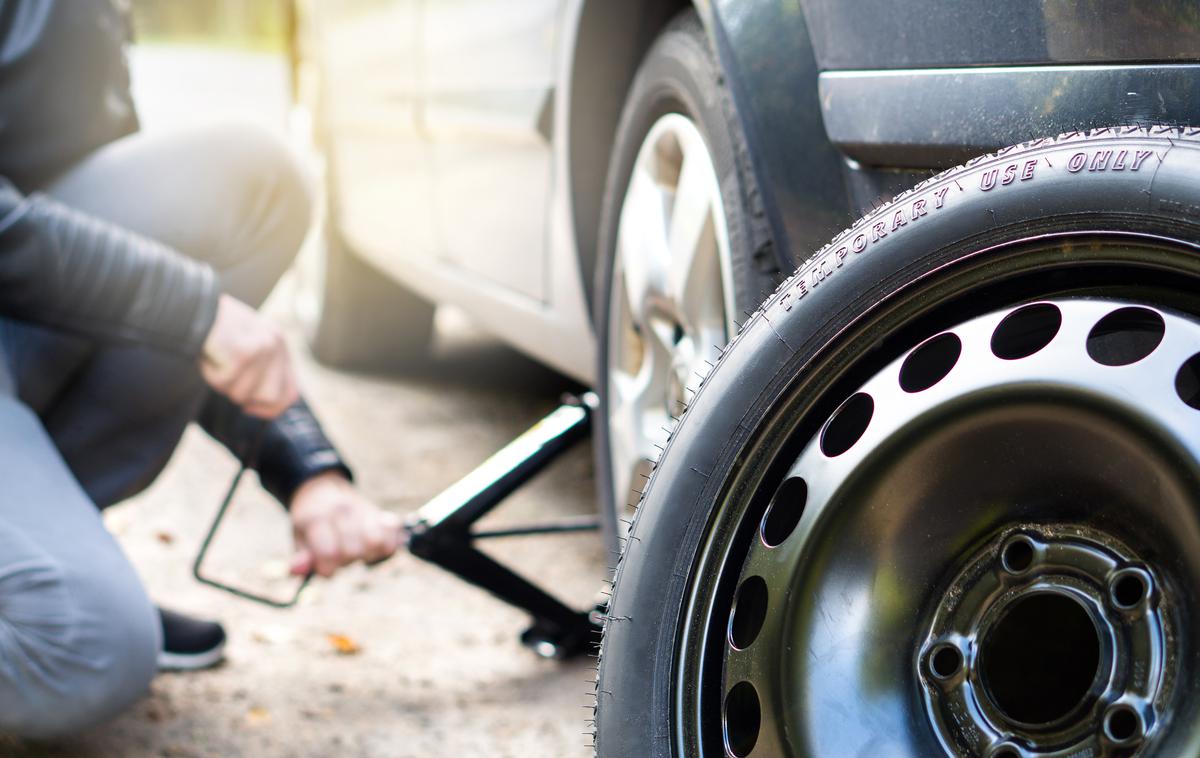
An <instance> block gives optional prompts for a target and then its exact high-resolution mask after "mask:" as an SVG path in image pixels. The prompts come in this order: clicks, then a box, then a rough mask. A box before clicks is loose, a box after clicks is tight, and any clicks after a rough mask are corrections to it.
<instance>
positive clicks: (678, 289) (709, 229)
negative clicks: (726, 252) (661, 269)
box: [667, 151, 719, 312]
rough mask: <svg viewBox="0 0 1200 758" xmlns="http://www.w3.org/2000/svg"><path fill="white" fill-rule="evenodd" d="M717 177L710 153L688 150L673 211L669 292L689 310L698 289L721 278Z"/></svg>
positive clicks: (682, 307) (670, 295) (671, 296)
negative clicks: (716, 230) (715, 215)
mask: <svg viewBox="0 0 1200 758" xmlns="http://www.w3.org/2000/svg"><path fill="white" fill-rule="evenodd" d="M715 188H716V177H715V176H714V175H713V171H712V166H711V165H709V162H708V160H707V156H705V155H696V154H695V152H694V151H693V152H688V153H685V157H684V161H683V167H682V168H681V169H680V172H679V184H678V185H677V186H676V188H675V200H674V204H673V206H672V210H671V219H670V231H669V244H670V268H669V270H668V275H667V295H668V296H669V297H670V298H671V300H673V301H674V302H675V303H676V304H678V306H679V307H680V308H681V309H682V310H684V311H685V312H686V311H688V310H690V307H689V306H694V305H695V303H694V302H693V301H694V300H695V299H696V298H695V297H694V292H693V291H694V290H695V289H696V288H698V287H699V288H704V287H711V285H712V284H713V283H714V282H718V283H719V279H718V278H716V277H714V274H717V273H718V272H717V271H716V267H715V266H714V265H712V264H713V263H715V258H716V255H715V253H716V245H715V240H714V238H713V208H714V204H713V194H714V191H715Z"/></svg>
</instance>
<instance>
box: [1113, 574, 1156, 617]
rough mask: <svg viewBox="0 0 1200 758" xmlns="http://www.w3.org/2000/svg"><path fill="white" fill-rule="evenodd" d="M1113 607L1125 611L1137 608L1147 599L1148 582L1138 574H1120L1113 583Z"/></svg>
mask: <svg viewBox="0 0 1200 758" xmlns="http://www.w3.org/2000/svg"><path fill="white" fill-rule="evenodd" d="M1111 594H1112V601H1113V605H1115V606H1117V607H1118V608H1121V609H1123V610H1129V609H1131V608H1136V607H1137V606H1139V605H1140V604H1141V603H1142V601H1143V600H1144V599H1145V598H1146V595H1147V594H1148V587H1147V586H1146V580H1145V579H1143V578H1142V577H1141V576H1140V575H1139V574H1138V573H1137V572H1133V571H1131V572H1129V573H1124V574H1120V575H1119V576H1117V578H1116V579H1115V580H1114V581H1113V583H1112V593H1111Z"/></svg>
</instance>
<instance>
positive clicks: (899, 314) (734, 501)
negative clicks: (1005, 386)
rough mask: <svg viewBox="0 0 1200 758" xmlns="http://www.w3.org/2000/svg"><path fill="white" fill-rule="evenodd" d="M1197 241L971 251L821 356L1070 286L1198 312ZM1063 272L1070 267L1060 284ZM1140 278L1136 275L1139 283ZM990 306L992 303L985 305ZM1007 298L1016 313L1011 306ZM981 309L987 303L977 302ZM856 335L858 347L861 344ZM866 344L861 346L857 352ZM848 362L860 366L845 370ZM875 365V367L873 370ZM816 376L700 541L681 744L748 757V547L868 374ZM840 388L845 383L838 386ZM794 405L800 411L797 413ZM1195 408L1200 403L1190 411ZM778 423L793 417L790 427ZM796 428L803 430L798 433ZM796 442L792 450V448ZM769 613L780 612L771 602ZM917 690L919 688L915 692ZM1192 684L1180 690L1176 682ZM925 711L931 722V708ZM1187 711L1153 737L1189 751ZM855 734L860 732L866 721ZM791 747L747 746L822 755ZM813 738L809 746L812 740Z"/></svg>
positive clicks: (1009, 748)
mask: <svg viewBox="0 0 1200 758" xmlns="http://www.w3.org/2000/svg"><path fill="white" fill-rule="evenodd" d="M1101 239H1102V240H1104V241H1105V242H1104V244H1106V245H1108V247H1107V248H1106V249H1103V250H1101V249H1099V248H1095V247H1093V248H1092V249H1093V250H1096V251H1097V252H1096V256H1095V258H1093V259H1090V260H1088V261H1086V262H1082V263H1081V262H1074V263H1071V264H1069V265H1067V264H1064V263H1063V261H1062V259H1061V255H1060V253H1059V252H1058V251H1059V250H1060V248H1059V247H1058V240H1070V241H1071V242H1070V244H1075V243H1076V242H1078V241H1083V240H1089V244H1092V245H1095V244H1096V241H1097V240H1101ZM1139 240H1140V241H1139ZM1192 247H1193V246H1191V245H1188V244H1187V243H1182V242H1178V241H1175V240H1167V239H1163V238H1159V237H1153V236H1149V235H1142V234H1138V233H1114V232H1103V233H1102V232H1074V233H1064V234H1054V235H1047V236H1043V237H1035V238H1030V239H1029V240H1024V241H1015V242H1012V243H1008V244H1006V245H1004V246H1001V247H999V248H995V249H994V252H993V254H992V255H991V256H989V257H988V258H986V259H985V258H982V257H975V258H964V259H963V260H962V261H960V262H959V263H957V264H956V265H954V266H950V267H946V268H943V269H941V270H940V271H939V273H938V276H937V277H934V278H930V279H929V280H927V281H926V282H925V283H923V284H922V285H921V286H920V287H919V288H917V289H915V290H913V291H911V292H908V291H906V292H904V293H902V294H900V295H899V296H897V297H891V298H887V299H885V300H883V301H879V302H880V306H879V307H873V308H872V309H871V313H872V315H870V317H869V318H867V319H863V320H861V323H862V325H861V326H856V327H855V328H854V330H851V331H848V332H847V333H846V336H844V337H843V338H842V340H843V341H842V343H841V347H840V348H838V349H837V350H835V351H834V352H831V353H826V354H825V355H824V356H823V357H821V358H820V360H821V361H823V362H825V364H826V365H827V364H829V363H831V362H832V363H837V364H838V365H839V368H838V374H839V375H842V376H845V375H853V374H854V370H853V363H851V364H847V363H845V362H844V360H845V359H844V358H843V357H842V356H844V355H845V354H846V353H845V351H846V350H850V351H851V352H850V353H849V354H850V355H859V356H867V357H860V358H856V359H853V360H854V361H858V362H860V363H861V362H863V361H872V360H873V361H878V360H879V358H878V357H869V353H868V352H867V351H869V350H871V349H873V348H871V347H870V345H872V344H873V345H878V344H879V341H878V340H879V337H878V334H879V333H880V332H879V329H880V328H881V325H882V324H890V326H889V327H888V328H889V329H891V330H892V331H894V332H896V333H897V334H908V335H910V336H911V335H912V334H913V333H914V332H913V330H912V328H910V326H909V324H913V323H919V322H932V323H934V324H935V326H934V327H933V328H932V329H929V330H927V331H924V332H923V335H922V336H928V335H929V334H936V333H937V332H938V331H940V330H942V329H945V328H948V327H950V326H952V325H956V324H958V323H959V321H958V320H945V319H946V318H947V316H946V313H960V312H965V313H967V314H968V315H967V316H965V317H964V318H966V319H968V320H969V319H970V318H973V317H974V316H973V314H977V313H980V312H983V310H989V309H991V308H996V307H997V305H996V304H1003V303H1014V302H1017V303H1019V302H1025V301H1027V300H1032V299H1035V298H1036V296H1034V297H1031V295H1030V294H1029V293H1045V294H1044V295H1043V296H1045V295H1050V296H1054V293H1058V292H1063V293H1070V296H1071V297H1079V296H1081V295H1083V296H1088V295H1095V294H1096V293H1103V294H1105V295H1110V294H1111V293H1114V292H1119V293H1122V296H1124V294H1125V293H1129V292H1137V293H1138V296H1139V297H1140V295H1142V294H1146V293H1152V296H1148V299H1138V298H1135V299H1138V302H1149V303H1152V304H1158V303H1166V304H1170V305H1172V306H1173V307H1176V308H1182V309H1184V310H1186V311H1187V312H1188V313H1192V314H1195V313H1200V308H1198V307H1197V302H1196V299H1195V298H1194V297H1193V296H1192V295H1190V294H1185V293H1191V292H1194V291H1195V288H1194V284H1195V282H1196V281H1197V280H1198V277H1200V267H1198V266H1197V265H1196V262H1195V259H1194V257H1193V255H1194V254H1193V253H1191V252H1189V250H1191V249H1192ZM1054 272H1064V273H1065V272H1070V273H1069V275H1068V276H1066V277H1060V278H1059V279H1058V281H1057V282H1054V281H1053V277H1054ZM1048 275H1049V276H1048ZM1064 279H1065V280H1066V281H1067V282H1068V283H1067V284H1066V285H1065V286H1064V285H1063V284H1062V282H1063V281H1064ZM1131 280H1132V281H1134V282H1136V284H1130V281H1131ZM1189 280H1190V281H1189ZM1185 282H1186V284H1185ZM1016 292H1024V293H1027V294H1024V295H1020V296H1018V297H1017V298H1016V299H1014V297H1013V293H1016ZM981 303H983V304H987V303H992V304H993V305H988V306H986V307H985V306H984V305H981ZM1005 307H1006V308H1008V309H1010V310H1011V309H1012V307H1013V306H1005ZM975 308H979V309H981V310H974V311H972V309H975ZM939 314H940V315H939ZM864 334H872V335H875V336H872V337H871V338H870V340H869V342H868V341H867V339H866V338H864V337H863V336H855V335H864ZM920 341H921V340H920V337H915V338H913V339H911V340H910V341H908V343H907V344H908V346H909V347H908V348H906V349H905V350H904V351H900V350H895V351H894V352H893V350H894V348H891V347H888V348H886V350H885V353H886V354H889V355H891V356H893V357H895V356H898V355H902V354H906V352H907V350H911V349H912V347H913V346H915V345H916V344H917V343H918V342H920ZM864 343H866V344H865V346H864ZM855 344H857V345H859V347H857V348H856V347H854V345H855ZM839 350H840V351H841V352H839ZM856 350H857V351H859V352H857V353H856V352H854V351H856ZM889 360H890V359H889ZM847 365H849V366H850V368H847ZM874 365H876V366H878V365H879V364H878V363H876V364H874ZM874 370H876V369H873V370H872V371H874ZM869 373H870V372H869ZM869 373H868V374H867V375H869ZM806 376H808V377H810V378H805V379H803V380H802V382H797V383H795V384H794V387H793V389H790V390H787V391H786V393H785V395H784V397H786V398H791V399H788V400H785V401H781V402H782V404H781V405H780V406H779V408H780V410H779V412H778V413H777V415H776V416H775V418H776V421H775V422H773V423H774V426H773V427H772V431H770V432H769V433H768V432H767V431H765V430H766V429H767V427H764V428H763V429H764V431H763V432H762V433H761V434H760V435H756V436H758V438H759V439H760V440H761V441H760V442H751V443H750V444H751V447H750V448H747V449H746V450H743V452H742V453H740V454H739V460H744V461H745V463H744V465H743V464H740V465H741V466H742V467H741V468H740V469H739V470H738V471H735V473H734V474H733V476H732V478H730V479H729V480H728V481H726V482H725V483H724V484H722V485H721V486H722V492H724V493H725V494H723V495H721V501H719V504H718V506H717V510H716V511H714V514H713V517H712V521H711V522H710V524H709V527H708V532H707V534H708V536H707V537H706V539H705V541H704V542H703V543H702V544H701V550H700V553H699V554H698V556H697V563H696V566H695V568H694V569H693V574H692V579H691V586H690V588H689V590H688V594H687V597H686V605H685V609H684V612H683V615H682V616H681V624H682V626H681V628H680V643H679V644H680V648H679V650H680V652H679V657H678V658H677V660H676V668H675V677H676V678H675V685H674V695H673V702H674V706H673V708H674V712H675V714H676V715H675V717H674V718H675V719H676V720H675V721H674V726H675V735H676V740H677V743H676V744H677V745H678V748H677V749H678V750H682V751H684V752H687V753H697V754H703V755H714V754H715V755H722V754H725V755H730V754H732V755H740V754H741V752H739V751H738V750H729V747H730V745H729V744H728V737H729V735H728V732H727V731H726V730H725V726H726V724H725V720H726V709H727V707H728V702H729V700H730V698H731V696H732V695H733V689H734V687H735V686H736V685H737V684H739V681H737V677H736V676H735V677H733V678H732V680H730V678H729V677H727V676H726V673H727V672H726V670H725V658H726V651H727V649H728V647H729V634H730V626H729V625H730V621H731V618H732V615H733V613H732V609H733V608H734V603H735V600H734V597H735V594H736V593H737V590H738V588H739V586H740V580H741V579H742V578H743V577H742V576H741V575H742V571H741V569H742V566H743V564H744V563H745V557H746V555H747V552H746V550H747V548H746V546H747V545H749V544H751V542H753V543H754V544H761V543H759V542H758V540H760V536H759V534H760V532H759V528H760V527H761V518H762V516H763V512H764V510H765V509H766V507H767V502H768V500H769V498H770V497H771V493H773V492H774V491H775V489H776V488H777V487H778V486H779V483H780V482H781V481H782V476H783V474H782V469H786V468H787V466H786V465H782V466H781V465H780V460H779V459H778V457H777V456H779V455H787V456H790V459H789V460H794V459H795V458H796V456H797V455H798V453H797V452H796V450H798V447H797V446H798V445H802V444H804V440H808V439H810V438H811V437H812V436H813V435H814V434H819V433H820V429H821V426H820V424H818V422H817V421H816V420H813V417H812V416H810V415H809V414H811V413H812V412H813V411H814V410H815V409H819V408H822V407H824V408H826V409H827V410H824V411H820V414H821V415H819V416H817V417H815V418H816V419H826V418H828V417H829V415H830V413H831V409H832V407H833V406H832V405H831V404H830V403H829V402H828V401H829V400H831V399H832V398H827V397H826V395H827V394H828V393H830V392H836V393H837V394H838V395H839V396H840V397H841V398H842V399H844V398H846V397H848V396H849V395H851V394H853V391H854V388H855V387H856V386H858V385H859V384H861V382H862V381H863V380H862V379H859V380H858V381H857V382H854V383H852V384H850V385H846V384H844V383H841V380H840V379H836V378H834V379H814V378H812V377H818V376H822V373H821V372H820V371H819V370H818V371H816V372H815V373H809V374H807V375H806ZM864 376H866V375H864ZM839 386H840V387H841V389H840V390H838V389H836V388H837V387H839ZM789 408H790V409H791V410H787V409H789ZM1188 410H1189V411H1191V412H1195V411H1192V410H1191V409H1190V408H1189V409H1188ZM786 419H791V420H786ZM780 423H783V424H784V426H782V427H780V426H779V424H780ZM788 428H790V429H792V431H790V432H786V434H783V435H782V436H781V429H788ZM796 435H803V436H802V437H801V438H800V439H798V440H797V438H796ZM792 440H796V443H795V444H793V442H792ZM788 449H791V450H792V451H793V452H791V453H787V452H786V451H787V450H788ZM772 472H774V473H772ZM805 518H807V516H806V517H805ZM751 535H753V536H751ZM1189 589H1190V587H1189ZM770 612H772V613H773V612H774V608H773V606H772V610H771V611H770ZM1185 626H1186V627H1187V631H1188V633H1190V631H1191V629H1193V628H1194V625H1193V624H1192V621H1191V619H1190V616H1189V617H1188V619H1187V621H1186V624H1185ZM755 644H757V643H755ZM926 652H928V651H926ZM1185 652H1186V656H1185V657H1186V660H1183V661H1182V663H1181V665H1184V667H1185V670H1187V671H1189V672H1191V673H1192V675H1193V676H1194V674H1195V671H1196V667H1197V656H1196V654H1195V651H1193V650H1187V651H1185ZM914 655H915V654H914ZM922 660H923V659H920V658H915V659H914V660H913V661H910V663H912V664H913V669H912V672H916V671H917V668H916V667H917V666H918V664H921V661H922ZM1177 662H1178V661H1177ZM1188 667H1190V668H1188ZM776 668H779V666H778V665H777V666H776ZM910 673H911V672H910ZM917 691H918V690H917V689H916V687H915V685H914V690H913V692H917ZM1182 691H1183V689H1182V688H1180V689H1178V690H1177V692H1182ZM757 705H758V707H759V708H760V709H761V710H762V712H761V713H760V714H759V718H760V719H761V721H762V730H763V731H764V732H765V731H766V730H768V729H771V728H774V726H772V724H771V722H772V721H777V722H779V723H782V717H781V716H780V715H779V714H776V713H771V712H768V711H766V710H765V709H767V708H770V707H771V705H770V704H769V703H763V702H761V701H760V702H758V703H757ZM1115 705H1121V703H1119V702H1118V703H1115ZM1175 705H1176V706H1177V705H1178V703H1176V704H1175ZM922 708H923V706H922ZM1168 710H1169V709H1168ZM920 713H921V718H922V719H924V718H925V716H924V710H921V711H920ZM1193 715H1194V714H1193ZM1185 716H1186V714H1185ZM1182 718H1183V717H1180V718H1177V719H1176V720H1175V722H1174V724H1175V727H1172V728H1165V727H1162V726H1161V725H1160V726H1159V727H1158V729H1159V731H1158V732H1155V734H1152V735H1150V737H1151V738H1153V737H1154V736H1155V735H1157V737H1163V735H1164V733H1165V734H1167V735H1168V737H1169V738H1170V742H1169V743H1167V744H1169V745H1170V746H1171V748H1172V749H1174V750H1179V749H1183V750H1184V752H1187V751H1188V750H1192V749H1194V748H1195V747H1196V746H1200V732H1198V731H1196V730H1195V729H1193V730H1192V731H1186V732H1185V731H1184V730H1183V728H1182V727H1180V726H1179V725H1180V723H1182V720H1181V719H1182ZM922 723H924V722H922ZM1184 726H1186V724H1185V725H1184ZM789 728H792V727H791V726H789ZM924 728H925V729H926V730H927V736H928V737H929V738H930V739H931V740H934V741H932V742H930V743H929V745H928V746H924V749H923V750H922V751H917V752H915V753H913V752H912V751H909V752H910V753H911V754H930V755H932V754H937V753H940V752H941V749H940V748H939V744H940V743H938V742H937V741H936V740H935V738H934V736H933V732H932V728H931V727H928V726H927V727H924ZM1172 729H1173V731H1172ZM853 731H861V728H856V729H855V730H853ZM792 736H793V737H794V736H795V735H794V734H793V735H792ZM1160 743H1161V740H1160ZM1160 743H1155V744H1160ZM787 744H788V745H789V747H786V748H785V747H780V746H779V745H775V746H774V747H772V746H771V743H770V741H769V740H765V741H763V742H759V743H758V745H757V746H755V747H752V748H751V749H750V751H749V754H750V755H774V754H777V753H775V752H772V750H778V754H785V755H786V754H795V755H805V754H824V753H806V752H804V748H803V747H802V748H801V749H800V751H799V752H795V751H793V750H792V747H794V746H795V745H802V746H803V745H805V744H806V743H804V742H801V741H792V740H789V742H788V743H787ZM1147 744H1148V743H1147ZM1181 746H1184V747H1182V748H1181ZM808 747H809V749H810V750H811V745H809V746H808ZM1014 748H1015V750H1014ZM880 749H881V750H883V752H884V753H887V749H886V746H880ZM762 750H766V752H762ZM993 752H995V755H996V756H1000V758H1008V756H1009V755H1017V756H1019V755H1040V754H1046V755H1050V754H1054V753H1053V752H1045V751H1043V752H1041V753H1039V752H1033V751H1030V750H1028V749H1026V747H1024V746H1022V743H1020V742H1019V741H1018V742H1017V743H1016V744H1015V745H1009V744H1007V743H1003V742H1000V743H996V745H995V747H994V750H993ZM899 754H904V753H903V752H901V753H899ZM1064 754H1065V753H1064Z"/></svg>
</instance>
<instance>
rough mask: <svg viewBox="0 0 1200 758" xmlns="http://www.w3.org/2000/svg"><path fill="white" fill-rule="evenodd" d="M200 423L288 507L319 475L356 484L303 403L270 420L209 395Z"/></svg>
mask: <svg viewBox="0 0 1200 758" xmlns="http://www.w3.org/2000/svg"><path fill="white" fill-rule="evenodd" d="M198 420H199V422H200V426H201V427H203V429H204V431H206V432H208V433H209V435H211V436H212V437H213V438H214V439H216V440H217V441H218V442H220V443H221V444H222V445H224V446H225V447H226V448H228V449H229V451H230V452H231V453H233V454H234V455H235V456H237V458H238V460H240V461H241V462H242V463H243V464H245V465H246V466H248V467H250V468H253V469H254V470H255V471H257V472H258V479H259V481H260V482H261V483H262V486H263V489H265V490H266V491H267V492H269V493H271V495H273V496H274V497H275V499H276V500H278V501H279V502H280V503H282V504H283V506H284V507H285V508H286V507H289V506H290V505H291V501H292V495H293V494H295V492H296V490H297V489H299V488H300V485H301V484H304V482H306V481H308V480H309V479H310V478H312V477H314V476H316V475H317V474H321V473H324V472H326V471H336V472H338V473H340V474H342V475H343V476H345V477H346V478H347V479H349V480H351V481H353V478H354V477H353V474H352V473H351V471H350V467H349V466H347V465H346V463H345V462H344V461H343V460H342V457H341V456H340V455H339V454H338V451H337V450H336V449H335V448H334V446H333V443H332V442H330V441H329V438H328V437H326V436H325V431H324V430H323V429H321V424H320V422H318V421H317V417H316V416H315V415H313V412H312V410H311V409H310V408H309V407H308V404H307V403H305V402H304V400H303V399H301V400H299V401H297V402H296V403H295V404H294V405H292V406H291V407H290V408H288V409H287V410H285V411H284V412H283V413H282V414H280V415H279V416H277V417H275V418H273V419H271V420H270V421H265V420H263V419H260V418H255V417H253V416H249V415H247V414H246V413H244V412H242V409H241V408H239V407H238V406H237V405H235V404H234V403H233V402H231V401H230V400H228V399H227V398H225V397H223V396H221V395H218V394H217V393H215V392H209V394H208V398H207V400H205V403H204V407H203V408H202V409H201V410H200V417H199V419H198Z"/></svg>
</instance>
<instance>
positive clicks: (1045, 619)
mask: <svg viewBox="0 0 1200 758" xmlns="http://www.w3.org/2000/svg"><path fill="white" fill-rule="evenodd" d="M980 661H981V663H982V671H983V679H984V688H985V690H986V692H987V694H988V696H989V697H990V698H991V700H992V702H993V703H994V704H995V705H996V707H997V708H999V709H1000V712H1001V713H1002V714H1004V716H1005V717H1007V718H1008V719H1010V720H1012V721H1014V722H1017V723H1020V724H1030V725H1042V724H1050V723H1053V722H1055V721H1058V720H1060V719H1062V718H1064V717H1066V716H1067V715H1069V714H1070V713H1071V712H1072V711H1074V710H1075V709H1076V708H1077V707H1078V706H1079V704H1080V703H1082V702H1083V700H1084V698H1086V697H1087V695H1088V693H1089V691H1090V690H1091V688H1092V684H1093V682H1094V681H1095V680H1096V676H1097V674H1098V673H1099V669H1100V636H1099V633H1098V632H1097V630H1096V625H1095V623H1094V622H1093V621H1092V619H1091V617H1090V616H1089V615H1088V613H1087V611H1086V610H1085V609H1084V607H1083V606H1082V605H1081V604H1080V603H1079V602H1078V601H1076V600H1074V599H1073V598H1071V597H1069V596H1067V595H1064V594H1061V593H1056V592H1055V593H1049V592H1047V593H1038V594H1033V595H1027V596H1026V597H1024V598H1021V599H1019V600H1017V601H1015V602H1014V603H1013V604H1012V605H1011V606H1009V607H1008V609H1007V610H1006V611H1005V612H1004V615H1003V616H1002V617H1001V618H1000V619H999V621H998V622H997V623H996V624H995V625H994V626H993V627H992V629H991V631H989V633H988V634H987V637H986V638H985V640H984V642H983V645H982V646H981V648H980Z"/></svg>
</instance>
